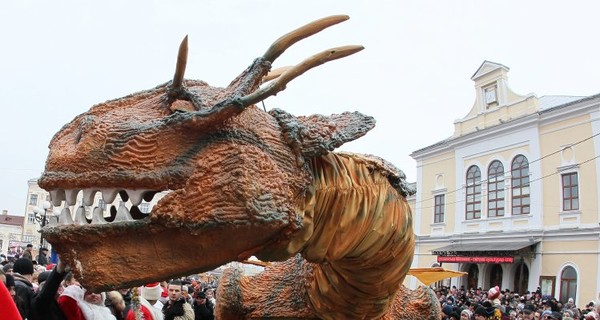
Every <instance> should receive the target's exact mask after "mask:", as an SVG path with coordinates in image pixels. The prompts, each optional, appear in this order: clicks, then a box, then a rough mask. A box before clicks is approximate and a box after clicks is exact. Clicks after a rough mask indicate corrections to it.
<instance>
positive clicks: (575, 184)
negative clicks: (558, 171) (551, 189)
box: [562, 172, 579, 211]
mask: <svg viewBox="0 0 600 320" xmlns="http://www.w3.org/2000/svg"><path fill="white" fill-rule="evenodd" d="M562 193H563V195H562V197H563V210H564V211H571V210H579V181H578V179H577V172H571V173H565V174H563V175H562Z"/></svg>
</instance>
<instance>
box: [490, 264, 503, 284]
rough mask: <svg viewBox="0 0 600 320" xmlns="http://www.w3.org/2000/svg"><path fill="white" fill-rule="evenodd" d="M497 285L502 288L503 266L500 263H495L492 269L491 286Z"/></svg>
mask: <svg viewBox="0 0 600 320" xmlns="http://www.w3.org/2000/svg"><path fill="white" fill-rule="evenodd" d="M495 286H498V287H500V288H502V267H501V266H500V265H499V264H495V265H493V266H492V270H491V271H490V288H493V287H495Z"/></svg>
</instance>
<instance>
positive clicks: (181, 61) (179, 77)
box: [171, 35, 188, 89]
mask: <svg viewBox="0 0 600 320" xmlns="http://www.w3.org/2000/svg"><path fill="white" fill-rule="evenodd" d="M187 56H188V36H187V35H186V36H185V38H183V41H181V44H180V45H179V52H178V53H177V64H176V65H175V75H174V76H173V84H172V86H171V88H172V89H178V88H180V87H181V85H182V84H183V75H184V74H185V66H186V64H187Z"/></svg>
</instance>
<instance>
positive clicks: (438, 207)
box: [433, 193, 446, 223]
mask: <svg viewBox="0 0 600 320" xmlns="http://www.w3.org/2000/svg"><path fill="white" fill-rule="evenodd" d="M438 200H440V201H438ZM433 203H434V205H433V223H444V222H445V221H446V217H445V214H446V194H445V193H443V194H437V195H435V196H434V197H433Z"/></svg>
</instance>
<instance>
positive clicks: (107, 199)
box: [100, 189, 119, 203]
mask: <svg viewBox="0 0 600 320" xmlns="http://www.w3.org/2000/svg"><path fill="white" fill-rule="evenodd" d="M100 192H101V193H102V200H104V203H113V201H115V198H116V197H117V194H119V190H117V189H100Z"/></svg>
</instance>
